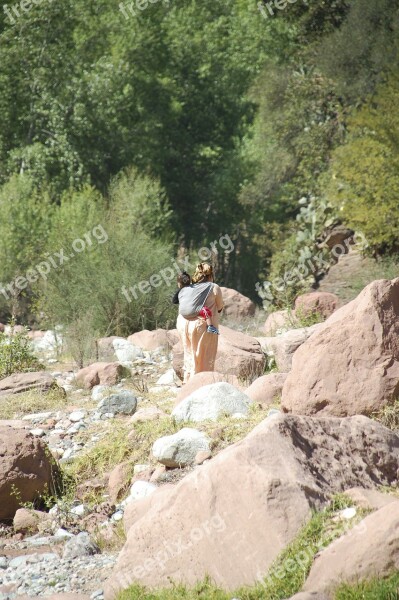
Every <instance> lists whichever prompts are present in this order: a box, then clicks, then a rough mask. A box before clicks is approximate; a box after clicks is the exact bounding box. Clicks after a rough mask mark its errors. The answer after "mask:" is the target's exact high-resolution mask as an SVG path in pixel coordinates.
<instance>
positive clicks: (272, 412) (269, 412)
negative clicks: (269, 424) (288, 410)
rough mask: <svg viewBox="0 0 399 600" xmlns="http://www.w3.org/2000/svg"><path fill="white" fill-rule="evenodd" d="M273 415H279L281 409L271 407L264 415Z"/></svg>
mask: <svg viewBox="0 0 399 600" xmlns="http://www.w3.org/2000/svg"><path fill="white" fill-rule="evenodd" d="M273 415H281V410H278V409H277V408H271V409H270V410H269V411H268V413H267V415H266V417H272V416H273Z"/></svg>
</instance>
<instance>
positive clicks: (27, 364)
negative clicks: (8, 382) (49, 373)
mask: <svg viewBox="0 0 399 600" xmlns="http://www.w3.org/2000/svg"><path fill="white" fill-rule="evenodd" d="M41 369H44V367H43V365H41V364H40V362H39V361H38V359H37V358H36V356H34V354H33V352H32V349H31V345H30V340H29V339H28V337H27V329H25V330H24V331H21V332H15V331H14V322H11V332H10V335H6V334H5V333H0V379H3V378H4V377H8V376H9V375H12V374H13V373H24V372H26V371H39V370H41Z"/></svg>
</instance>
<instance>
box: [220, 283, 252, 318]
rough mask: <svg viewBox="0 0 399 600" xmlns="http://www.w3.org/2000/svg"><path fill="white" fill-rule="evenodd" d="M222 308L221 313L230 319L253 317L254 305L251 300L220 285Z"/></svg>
mask: <svg viewBox="0 0 399 600" xmlns="http://www.w3.org/2000/svg"><path fill="white" fill-rule="evenodd" d="M220 289H221V290H222V295H223V302H224V309H223V314H224V315H225V316H226V317H228V318H231V319H242V318H244V317H253V316H254V314H255V309H256V306H255V304H254V302H252V300H250V299H249V298H247V297H246V296H244V295H243V294H240V292H237V290H233V289H232V288H226V287H221V288H220Z"/></svg>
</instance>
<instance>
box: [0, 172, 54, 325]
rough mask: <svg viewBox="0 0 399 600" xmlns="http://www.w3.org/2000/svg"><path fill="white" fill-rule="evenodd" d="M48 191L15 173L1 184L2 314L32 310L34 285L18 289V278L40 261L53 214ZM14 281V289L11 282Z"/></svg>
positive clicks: (16, 314) (7, 314) (0, 312)
mask: <svg viewBox="0 0 399 600" xmlns="http://www.w3.org/2000/svg"><path fill="white" fill-rule="evenodd" d="M52 210H53V209H52V206H51V201H50V198H49V195H48V194H47V192H45V191H43V192H39V190H38V189H37V188H36V187H35V186H34V184H33V182H32V180H31V179H30V178H29V177H27V176H22V175H14V176H13V177H12V178H11V179H10V180H9V181H8V182H7V183H5V184H4V185H3V186H2V187H0V291H1V290H4V291H1V293H0V316H1V315H2V318H3V319H4V318H6V319H7V318H10V317H11V316H19V315H24V316H26V314H27V313H28V311H29V304H30V298H31V295H32V285H31V284H30V283H28V285H27V286H26V287H25V288H24V289H18V288H17V287H16V286H15V285H13V284H14V283H15V279H16V278H17V277H18V276H22V277H25V275H26V273H27V271H28V270H29V269H31V268H32V267H34V265H35V264H37V263H38V262H40V256H42V254H43V252H44V250H45V245H46V241H47V236H48V233H49V229H50V220H51V215H52ZM10 284H12V287H11V289H7V286H8V285H10Z"/></svg>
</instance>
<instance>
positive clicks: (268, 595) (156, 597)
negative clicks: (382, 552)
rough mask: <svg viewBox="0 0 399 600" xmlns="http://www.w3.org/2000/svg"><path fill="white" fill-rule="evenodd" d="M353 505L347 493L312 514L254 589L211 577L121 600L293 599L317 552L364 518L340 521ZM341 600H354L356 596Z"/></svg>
mask: <svg viewBox="0 0 399 600" xmlns="http://www.w3.org/2000/svg"><path fill="white" fill-rule="evenodd" d="M352 505H353V502H352V501H351V499H350V498H349V497H347V496H345V495H344V494H338V495H336V496H333V497H332V499H331V502H330V504H329V506H327V507H326V508H325V509H324V510H322V511H320V512H314V513H313V514H312V516H311V518H310V520H309V522H308V523H306V524H305V525H304V527H303V528H302V529H301V530H300V531H299V533H298V535H297V536H296V538H295V539H294V541H293V542H292V543H291V544H289V546H287V548H285V550H283V552H281V554H280V555H279V556H278V558H277V559H276V560H275V562H274V563H273V565H272V566H271V567H270V569H269V572H268V574H267V576H266V577H265V578H264V579H262V580H261V581H260V582H259V583H258V584H257V585H256V586H254V587H244V588H241V589H239V590H235V592H230V593H227V592H225V591H224V590H222V589H221V588H219V587H218V586H216V585H214V584H213V582H212V581H211V580H210V579H209V577H207V578H205V580H204V581H203V582H201V583H198V584H197V585H196V586H194V587H193V588H191V589H190V588H187V587H186V586H184V585H173V587H171V588H168V589H157V590H150V589H148V588H145V587H143V586H140V585H133V586H131V587H129V588H128V589H127V590H125V591H123V592H121V593H120V594H119V596H118V600H197V599H203V600H210V599H212V600H229V599H230V598H232V597H233V596H234V597H235V598H240V600H283V599H285V598H290V597H291V596H292V595H294V594H296V593H297V592H298V591H299V590H300V589H301V587H302V586H303V584H304V582H305V579H306V577H307V574H308V572H309V570H310V567H311V566H312V562H313V559H314V556H315V555H316V553H317V552H319V551H320V550H321V549H323V548H325V547H327V546H328V545H329V544H330V543H331V542H332V541H333V540H335V539H337V538H338V537H340V536H341V535H343V534H344V533H345V532H346V531H347V530H349V529H351V528H352V527H353V526H354V525H355V524H357V523H358V522H359V520H360V519H361V518H363V516H364V515H365V511H361V510H358V514H357V517H356V518H354V519H352V521H350V522H349V523H348V522H343V521H340V520H339V519H336V517H337V511H340V510H342V509H343V508H347V507H348V506H352ZM340 600H352V597H348V599H346V598H342V599H340ZM370 600H371V598H370ZM372 600H374V598H373V599H372ZM378 600H379V599H378ZM381 600H382V598H381Z"/></svg>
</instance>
